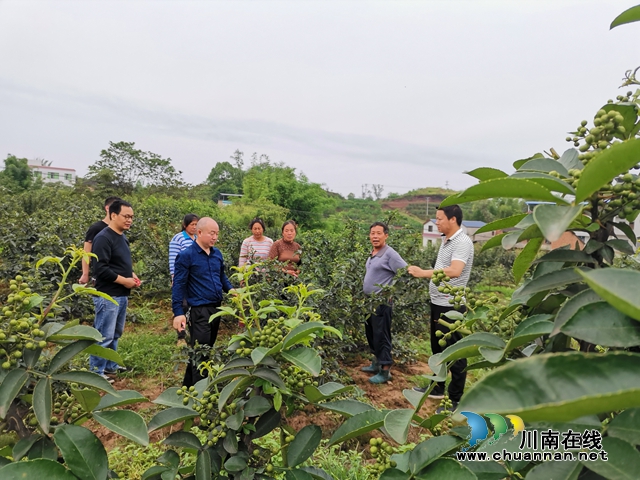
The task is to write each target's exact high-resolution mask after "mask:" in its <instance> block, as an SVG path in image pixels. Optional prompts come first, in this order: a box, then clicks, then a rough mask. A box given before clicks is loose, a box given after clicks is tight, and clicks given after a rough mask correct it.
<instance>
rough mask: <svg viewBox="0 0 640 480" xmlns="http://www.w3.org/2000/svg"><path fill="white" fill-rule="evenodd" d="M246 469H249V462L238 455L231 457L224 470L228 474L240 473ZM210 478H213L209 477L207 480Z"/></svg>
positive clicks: (225, 463)
mask: <svg viewBox="0 0 640 480" xmlns="http://www.w3.org/2000/svg"><path fill="white" fill-rule="evenodd" d="M207 455H208V454H207ZM245 468H247V461H246V460H245V459H244V458H242V457H240V456H238V455H235V456H233V457H230V458H229V460H227V461H226V462H224V469H225V470H226V471H228V472H239V471H241V470H244V469H245ZM209 478H211V477H207V480H209Z"/></svg>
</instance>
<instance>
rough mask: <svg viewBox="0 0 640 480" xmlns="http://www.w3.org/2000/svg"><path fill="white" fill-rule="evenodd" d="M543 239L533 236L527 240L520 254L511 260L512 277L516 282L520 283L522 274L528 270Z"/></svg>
mask: <svg viewBox="0 0 640 480" xmlns="http://www.w3.org/2000/svg"><path fill="white" fill-rule="evenodd" d="M543 241H544V239H543V238H534V239H533V240H531V241H529V242H527V244H526V245H525V247H524V248H523V249H522V251H521V252H520V255H518V257H517V258H516V260H515V261H514V262H513V278H514V279H515V283H516V284H518V283H520V279H521V278H522V276H523V275H524V274H525V273H527V270H529V267H530V266H531V263H532V262H533V260H535V258H536V255H537V254H538V250H540V246H541V245H542V242H543Z"/></svg>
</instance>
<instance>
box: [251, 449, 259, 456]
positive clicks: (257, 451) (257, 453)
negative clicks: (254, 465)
mask: <svg viewBox="0 0 640 480" xmlns="http://www.w3.org/2000/svg"><path fill="white" fill-rule="evenodd" d="M253 455H254V456H256V457H257V456H258V455H260V450H258V449H257V448H256V449H255V450H254V451H253Z"/></svg>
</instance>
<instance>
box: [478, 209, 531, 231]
mask: <svg viewBox="0 0 640 480" xmlns="http://www.w3.org/2000/svg"><path fill="white" fill-rule="evenodd" d="M527 215H529V214H528V213H519V214H518V215H512V216H511V217H507V218H501V219H499V220H495V221H493V222H491V223H487V224H486V225H483V226H482V227H480V228H479V229H478V230H476V234H478V233H484V232H493V231H494V230H504V229H505V228H511V227H515V226H516V225H517V224H518V223H520V221H521V220H522V219H523V218H524V217H526V216H527Z"/></svg>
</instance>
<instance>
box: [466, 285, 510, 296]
mask: <svg viewBox="0 0 640 480" xmlns="http://www.w3.org/2000/svg"><path fill="white" fill-rule="evenodd" d="M473 289H474V290H475V291H477V292H487V293H491V292H494V293H501V294H502V295H504V296H505V297H507V298H511V295H513V292H514V291H515V288H512V287H505V286H502V285H476V286H475V287H473Z"/></svg>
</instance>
